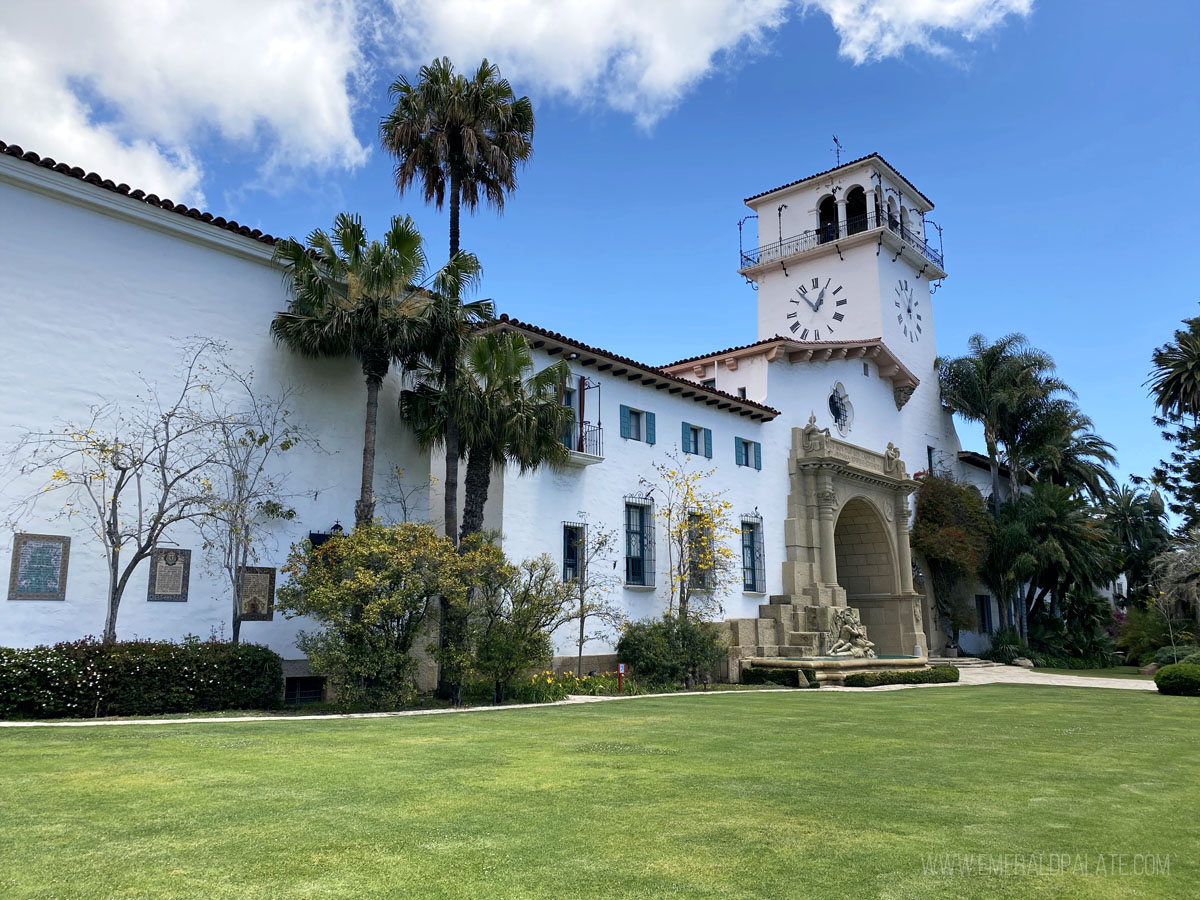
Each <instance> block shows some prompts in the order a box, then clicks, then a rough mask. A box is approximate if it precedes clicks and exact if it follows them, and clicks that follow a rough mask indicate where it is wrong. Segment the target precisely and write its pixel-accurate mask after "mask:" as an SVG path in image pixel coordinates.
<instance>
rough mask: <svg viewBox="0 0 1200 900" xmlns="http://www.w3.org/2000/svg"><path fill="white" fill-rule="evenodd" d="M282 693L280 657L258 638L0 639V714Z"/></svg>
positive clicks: (254, 705) (91, 711)
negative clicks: (29, 643) (32, 642)
mask: <svg viewBox="0 0 1200 900" xmlns="http://www.w3.org/2000/svg"><path fill="white" fill-rule="evenodd" d="M282 701H283V661H282V660H281V659H280V657H279V655H278V654H277V653H274V652H272V651H271V650H268V649H267V648H266V647H262V646H260V645H258V644H238V645H234V644H231V643H228V642H225V641H201V640H199V639H198V638H188V639H185V640H184V641H182V642H181V643H173V642H171V641H119V642H116V643H112V644H105V643H102V642H101V641H98V640H96V639H94V638H90V637H89V638H84V639H83V640H79V641H74V642H71V643H65V642H64V643H61V644H55V645H54V646H53V647H45V646H42V647H34V648H32V649H29V650H14V649H9V648H4V647H0V718H5V719H57V718H89V717H93V716H147V715H157V714H159V713H183V712H201V711H209V710H220V709H272V708H275V707H278V706H279V705H280V704H281V703H282Z"/></svg>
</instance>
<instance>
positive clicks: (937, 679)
mask: <svg viewBox="0 0 1200 900" xmlns="http://www.w3.org/2000/svg"><path fill="white" fill-rule="evenodd" d="M956 681H958V669H957V668H956V667H954V666H931V667H930V668H928V669H915V670H913V669H910V670H908V671H898V672H862V673H860V674H858V675H847V676H846V682H845V684H846V687H879V685H881V684H952V683H954V682H956Z"/></svg>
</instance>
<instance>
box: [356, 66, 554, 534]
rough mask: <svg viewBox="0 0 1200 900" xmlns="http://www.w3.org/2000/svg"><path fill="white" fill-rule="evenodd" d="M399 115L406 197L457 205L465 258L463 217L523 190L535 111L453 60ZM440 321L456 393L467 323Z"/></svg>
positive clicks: (454, 427)
mask: <svg viewBox="0 0 1200 900" xmlns="http://www.w3.org/2000/svg"><path fill="white" fill-rule="evenodd" d="M390 95H391V98H392V100H393V101H394V104H395V105H394V107H393V109H392V111H391V112H390V113H389V114H388V115H387V116H385V117H384V119H383V121H382V123H380V129H379V130H380V137H381V139H382V143H383V147H384V149H385V150H386V151H387V152H389V153H391V154H392V155H393V156H394V157H396V169H395V178H396V187H397V188H398V189H399V191H400V193H401V194H403V193H404V192H405V191H406V190H407V189H408V188H409V187H411V186H412V185H413V184H414V183H415V182H416V181H418V180H419V181H420V182H421V185H422V188H423V190H424V194H425V202H426V203H430V202H432V203H433V204H434V205H435V206H436V207H437V208H438V209H441V208H442V205H443V203H445V201H446V196H447V194H449V200H450V257H451V259H453V258H454V257H455V256H456V255H457V254H458V252H459V211H460V208H461V207H462V206H466V207H467V209H469V210H474V209H476V208H477V207H478V206H479V203H480V202H481V201H483V202H485V203H487V204H488V205H489V206H491V207H493V208H494V209H496V210H498V211H503V209H504V201H505V198H506V195H507V194H508V193H510V192H512V191H513V190H515V189H516V186H517V178H516V171H517V166H518V165H519V164H522V163H524V162H526V161H527V160H528V159H529V157H530V155H531V154H532V152H533V106H532V104H531V103H530V102H529V98H528V97H516V96H514V94H513V90H512V86H511V85H510V84H509V83H508V81H507V80H505V79H504V78H501V77H500V70H499V69H498V68H497V67H496V66H494V65H492V64H491V63H489V62H488V61H487V60H486V59H485V60H483V62H482V63H480V65H479V68H478V69H477V70H476V71H475V74H474V75H473V76H471V77H470V78H468V77H467V76H466V75H462V74H457V73H455V71H454V66H453V64H452V63H451V62H450V60H449V59H448V58H446V57H442V58H441V59H435V60H434V61H433V62H432V63H430V64H429V65H427V66H422V67H421V71H420V73H419V74H418V78H417V82H416V84H413V83H411V82H410V81H409V80H408V79H407V78H405V77H404V76H403V75H402V76H400V77H399V78H397V79H396V81H394V82H393V83H392V85H391V88H390ZM437 321H439V322H441V323H443V324H445V325H446V326H447V328H448V329H449V330H448V331H447V332H445V333H444V334H443V335H441V336H440V338H439V340H440V341H441V342H446V343H450V344H452V346H448V347H447V348H446V351H445V352H443V353H441V354H440V356H441V365H440V377H441V380H442V383H443V385H444V387H445V389H446V391H447V392H448V393H449V394H450V395H451V396H452V395H453V394H454V393H455V390H454V380H455V378H456V374H457V365H458V357H459V351H460V350H461V344H460V343H459V342H460V341H463V340H465V337H464V336H463V333H462V330H461V328H460V326H461V325H462V323H463V317H462V316H461V315H458V314H453V311H450V310H446V311H444V314H443V315H440V316H438V317H437ZM458 429H459V421H458V419H457V418H456V417H455V416H453V415H451V416H448V417H447V418H446V420H445V426H444V431H445V434H444V436H443V441H442V442H443V444H444V445H445V449H446V480H445V529H446V535H447V536H448V537H450V538H451V539H455V538H456V537H457V531H458V528H457V524H458V468H459V446H458V444H459V438H458Z"/></svg>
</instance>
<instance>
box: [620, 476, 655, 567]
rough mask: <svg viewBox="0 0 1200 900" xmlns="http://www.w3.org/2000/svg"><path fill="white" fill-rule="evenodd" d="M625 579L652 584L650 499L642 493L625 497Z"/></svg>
mask: <svg viewBox="0 0 1200 900" xmlns="http://www.w3.org/2000/svg"><path fill="white" fill-rule="evenodd" d="M625 583H626V584H629V585H634V586H637V587H652V586H653V585H654V501H653V500H651V499H650V498H649V497H646V496H644V495H642V494H628V495H626V497H625Z"/></svg>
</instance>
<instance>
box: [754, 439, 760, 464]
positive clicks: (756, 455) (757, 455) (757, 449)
mask: <svg viewBox="0 0 1200 900" xmlns="http://www.w3.org/2000/svg"><path fill="white" fill-rule="evenodd" d="M754 468H756V469H761V468H762V444H760V443H759V442H758V441H755V442H754Z"/></svg>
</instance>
